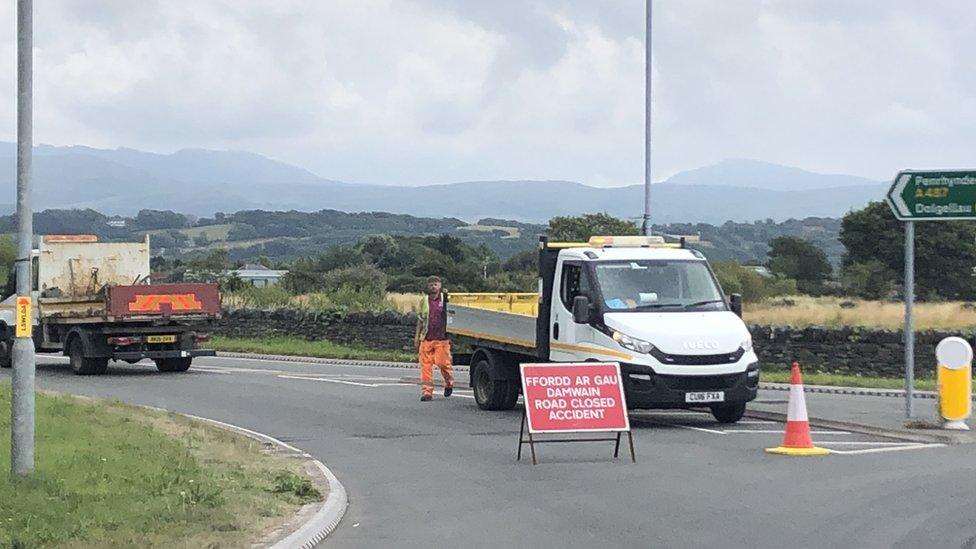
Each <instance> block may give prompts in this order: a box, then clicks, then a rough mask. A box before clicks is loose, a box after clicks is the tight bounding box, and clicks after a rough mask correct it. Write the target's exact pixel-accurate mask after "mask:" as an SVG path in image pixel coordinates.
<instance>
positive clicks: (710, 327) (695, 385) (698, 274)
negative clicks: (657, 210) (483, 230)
mask: <svg viewBox="0 0 976 549" xmlns="http://www.w3.org/2000/svg"><path fill="white" fill-rule="evenodd" d="M539 275H540V277H539V286H540V291H539V294H538V295H537V301H538V307H537V309H536V310H535V311H534V313H535V314H534V318H533V319H531V322H526V320H528V319H526V318H524V317H526V316H527V315H525V314H524V313H522V314H521V315H519V314H517V313H513V312H509V311H504V309H503V308H502V310H501V311H497V310H498V309H499V307H497V306H496V307H494V308H495V309H496V311H497V312H493V313H489V314H485V312H484V311H481V312H480V313H475V312H474V311H465V310H464V309H465V307H468V308H472V306H474V308H477V307H478V304H477V303H476V301H477V299H478V298H474V299H472V298H471V297H466V296H465V295H464V294H462V295H460V296H458V295H454V296H452V298H451V304H449V306H448V314H449V316H448V323H449V331H452V330H453V332H454V333H455V334H457V335H459V336H461V337H462V338H464V339H466V340H467V342H468V343H469V344H471V346H472V348H473V349H474V352H473V358H472V383H473V385H475V396H476V399H477V397H478V387H477V384H478V383H479V380H480V381H483V380H484V379H485V376H484V375H483V374H482V372H478V371H476V370H477V369H479V368H482V367H487V368H488V369H489V370H490V371H489V372H488V373H489V375H488V378H489V379H490V378H491V377H492V374H493V375H494V377H495V378H498V379H501V378H504V379H506V380H508V381H510V382H511V381H513V380H514V381H515V382H516V383H517V380H518V373H517V364H518V363H521V362H527V361H533V360H534V361H553V362H587V361H600V362H619V363H620V366H621V373H622V375H623V378H624V389H625V392H626V395H627V404H628V406H629V407H630V408H687V407H708V408H710V409H711V411H712V413H713V415H714V416H715V417H716V419H718V420H719V421H723V422H734V421H738V419H740V418H741V417H742V414H743V413H744V411H745V406H746V403H747V402H748V401H750V400H753V399H754V398H755V397H756V394H757V389H758V383H759V361H758V358H757V357H756V354H755V352H754V351H753V349H752V338H751V336H750V334H749V331H748V329H747V328H746V326H745V324H744V323H743V321H742V319H741V300H740V299H739V298H738V296H726V295H725V294H724V293H723V291H722V289H721V286H720V285H719V283H718V280H717V279H716V278H715V275H714V273H713V272H712V270H711V268H710V267H709V265H708V262H707V260H706V259H705V256H704V255H702V254H701V253H700V252H698V251H696V250H692V249H689V248H686V247H684V246H683V244H668V243H665V242H664V241H663V239H662V238H660V237H594V238H593V239H591V240H590V241H589V242H585V243H554V242H549V241H548V240H545V239H543V240H542V241H541V242H540V252H539ZM470 295H471V294H468V296H470ZM480 299H481V300H483V301H484V300H488V299H489V296H488V295H485V294H482V297H481V298H480ZM473 301H475V303H473ZM503 301H504V300H503ZM510 301H511V300H510ZM482 308H485V307H484V304H483V305H482ZM452 310H453V314H451V312H452ZM518 316H521V317H523V318H522V319H518V318H517V317H518ZM478 322H480V326H478V325H474V324H477V323H478ZM530 324H534V326H533V327H534V335H535V337H534V338H533V339H532V340H531V341H527V340H525V339H524V335H523V336H522V338H523V339H522V340H521V342H520V340H519V337H518V335H517V334H518V333H519V332H521V333H523V334H524V332H525V330H528V329H529V327H530ZM465 334H466V335H465ZM472 340H473V341H472ZM499 343H505V346H504V347H501V346H499ZM519 345H521V347H522V348H523V349H525V351H526V352H524V353H521V352H519V350H518V349H517V348H516V347H518V346H519ZM479 352H480V354H479ZM502 353H507V356H501V354H502ZM486 356H487V357H488V358H489V359H488V360H485V358H484V357H486ZM479 357H480V359H479ZM484 363H487V366H485V364H484ZM499 365H500V366H499ZM513 367H514V369H513ZM506 369H507V370H508V371H507V372H504V371H502V370H506ZM479 404H480V403H479ZM511 404H512V405H514V402H512V403H511Z"/></svg>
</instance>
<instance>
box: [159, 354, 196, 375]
mask: <svg viewBox="0 0 976 549" xmlns="http://www.w3.org/2000/svg"><path fill="white" fill-rule="evenodd" d="M192 362H193V357H186V358H157V359H156V369H158V370H159V371H160V372H185V371H187V370H189V369H190V363H192Z"/></svg>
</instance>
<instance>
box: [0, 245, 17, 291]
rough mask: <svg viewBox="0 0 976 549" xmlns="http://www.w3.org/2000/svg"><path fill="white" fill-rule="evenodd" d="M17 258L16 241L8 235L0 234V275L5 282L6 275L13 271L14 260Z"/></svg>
mask: <svg viewBox="0 0 976 549" xmlns="http://www.w3.org/2000/svg"><path fill="white" fill-rule="evenodd" d="M15 259H17V243H16V242H14V238H13V237H12V236H9V235H4V236H0V277H2V280H3V282H2V283H0V284H5V283H6V281H7V277H9V276H10V273H12V272H13V268H14V260H15Z"/></svg>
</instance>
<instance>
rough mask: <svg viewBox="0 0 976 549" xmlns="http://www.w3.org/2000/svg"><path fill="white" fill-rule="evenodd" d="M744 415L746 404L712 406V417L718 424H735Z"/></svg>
mask: <svg viewBox="0 0 976 549" xmlns="http://www.w3.org/2000/svg"><path fill="white" fill-rule="evenodd" d="M745 413H746V403H745V402H740V403H738V404H725V405H722V406H712V415H713V416H715V420H716V421H718V422H719V423H735V422H737V421H739V420H740V419H742V416H743V414H745Z"/></svg>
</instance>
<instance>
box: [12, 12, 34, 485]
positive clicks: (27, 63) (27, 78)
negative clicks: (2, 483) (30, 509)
mask: <svg viewBox="0 0 976 549" xmlns="http://www.w3.org/2000/svg"><path fill="white" fill-rule="evenodd" d="M33 9H34V7H33V0H17V270H16V273H17V274H16V276H17V298H18V299H17V301H18V306H17V312H18V316H21V313H22V312H23V311H24V309H23V308H22V303H23V304H24V305H26V317H27V318H26V323H25V322H23V321H22V320H21V319H18V321H17V331H16V334H15V335H16V336H17V337H15V338H14V345H13V349H12V351H11V353H12V359H13V383H12V386H11V391H12V398H11V410H10V415H11V418H10V419H11V421H10V431H11V432H10V458H11V459H10V469H11V474H12V475H13V476H15V477H24V476H27V475H30V474H31V473H32V472H33V471H34V342H33V341H32V339H31V324H32V321H31V317H30V308H31V307H30V299H31V248H32V247H33V246H32V241H33V233H34V226H33V219H32V216H33V211H32V210H31V154H32V150H31V148H32V145H33V135H32V127H31V120H32V116H33V115H32V112H31V108H32V104H31V103H32V99H31V97H32V94H33V91H32V88H33V82H32V80H33V71H34V67H33V51H32V50H33V30H32V28H33V21H32V19H33V17H32V15H33ZM24 298H26V300H27V301H26V302H25V301H24ZM25 324H26V325H25Z"/></svg>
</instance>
